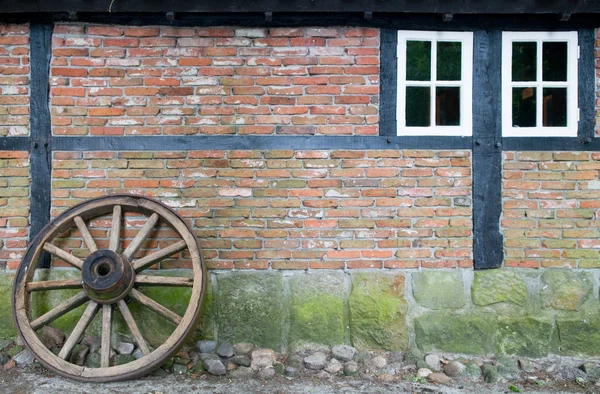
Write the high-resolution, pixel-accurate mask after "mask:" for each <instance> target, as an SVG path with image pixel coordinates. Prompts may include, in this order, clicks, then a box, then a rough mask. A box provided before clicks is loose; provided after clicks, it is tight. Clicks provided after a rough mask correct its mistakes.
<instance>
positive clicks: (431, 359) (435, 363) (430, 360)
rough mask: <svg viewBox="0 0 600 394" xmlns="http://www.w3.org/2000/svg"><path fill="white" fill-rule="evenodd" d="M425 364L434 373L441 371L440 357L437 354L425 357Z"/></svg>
mask: <svg viewBox="0 0 600 394" xmlns="http://www.w3.org/2000/svg"><path fill="white" fill-rule="evenodd" d="M425 363H426V364H427V366H428V367H429V369H431V370H432V371H439V370H440V357H439V356H438V355H437V354H428V355H427V356H425Z"/></svg>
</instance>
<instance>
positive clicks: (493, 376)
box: [481, 364, 500, 383]
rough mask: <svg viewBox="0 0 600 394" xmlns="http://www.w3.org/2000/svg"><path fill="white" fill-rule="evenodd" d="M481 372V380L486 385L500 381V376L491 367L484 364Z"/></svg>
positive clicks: (494, 368)
mask: <svg viewBox="0 0 600 394" xmlns="http://www.w3.org/2000/svg"><path fill="white" fill-rule="evenodd" d="M481 370H482V371H483V380H485V382H486V383H497V382H498V381H499V380H500V374H499V373H498V370H497V369H496V367H494V366H493V365H491V364H484V365H483V367H482V368H481Z"/></svg>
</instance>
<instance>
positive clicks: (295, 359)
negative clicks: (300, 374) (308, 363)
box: [287, 354, 304, 368]
mask: <svg viewBox="0 0 600 394" xmlns="http://www.w3.org/2000/svg"><path fill="white" fill-rule="evenodd" d="M302 360H303V358H302V356H299V355H297V354H292V355H291V356H290V357H288V359H287V365H289V366H290V367H294V368H300V367H301V366H302V365H304V363H303V361H302Z"/></svg>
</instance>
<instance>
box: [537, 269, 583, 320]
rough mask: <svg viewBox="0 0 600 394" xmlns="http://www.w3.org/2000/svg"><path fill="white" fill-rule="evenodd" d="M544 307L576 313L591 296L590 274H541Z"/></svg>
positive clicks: (560, 271) (555, 272)
mask: <svg viewBox="0 0 600 394" xmlns="http://www.w3.org/2000/svg"><path fill="white" fill-rule="evenodd" d="M542 282H543V283H544V286H543V289H542V299H543V302H544V307H546V308H552V309H560V310H566V311H577V310H580V309H581V306H582V305H583V303H584V302H585V301H586V300H587V299H588V297H589V296H590V295H591V294H592V291H593V289H594V284H593V281H592V274H591V273H590V272H585V271H580V272H576V271H567V270H548V271H546V272H544V273H543V274H542Z"/></svg>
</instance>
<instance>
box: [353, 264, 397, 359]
mask: <svg viewBox="0 0 600 394" xmlns="http://www.w3.org/2000/svg"><path fill="white" fill-rule="evenodd" d="M404 288H405V277H404V275H403V274H388V273H380V272H361V273H354V274H353V275H352V291H351V293H350V297H349V304H350V336H351V339H352V344H353V345H354V347H356V348H358V349H385V350H405V349H406V348H407V345H408V333H407V328H406V312H407V304H406V300H405V298H404V291H405V290H404Z"/></svg>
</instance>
